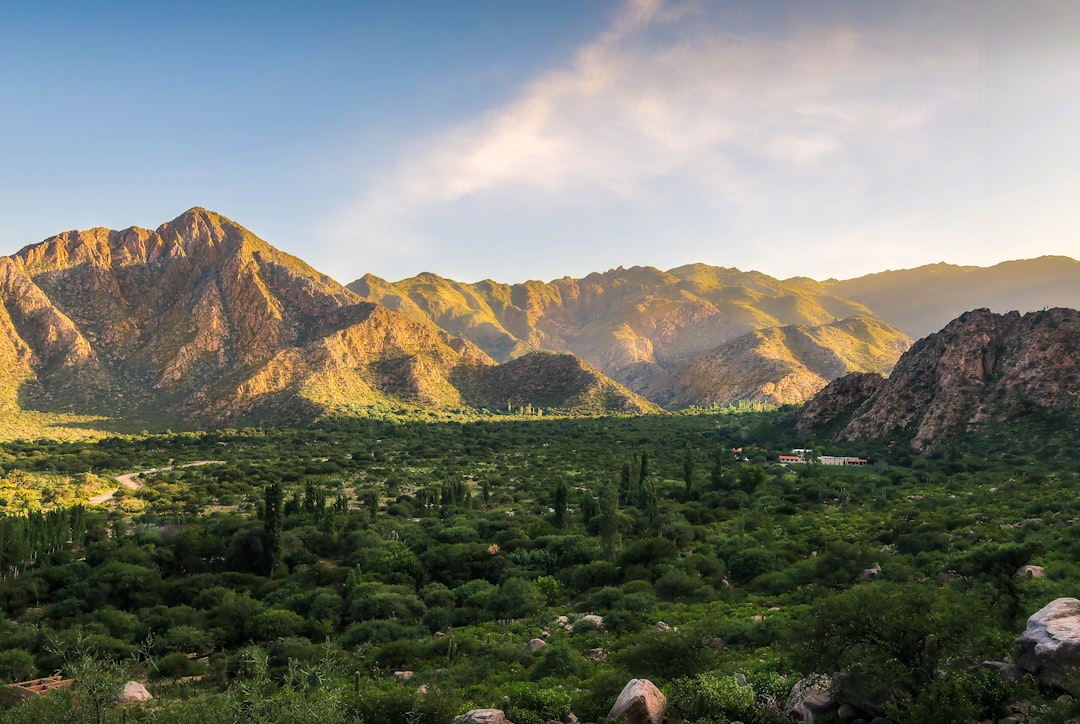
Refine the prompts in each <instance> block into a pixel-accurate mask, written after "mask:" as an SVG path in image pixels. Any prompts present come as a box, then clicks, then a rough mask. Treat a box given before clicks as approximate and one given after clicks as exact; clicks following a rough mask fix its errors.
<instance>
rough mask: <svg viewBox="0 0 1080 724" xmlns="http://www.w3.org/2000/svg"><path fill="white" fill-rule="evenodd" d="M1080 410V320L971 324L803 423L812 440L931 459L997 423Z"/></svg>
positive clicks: (983, 314)
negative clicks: (881, 443) (879, 445)
mask: <svg viewBox="0 0 1080 724" xmlns="http://www.w3.org/2000/svg"><path fill="white" fill-rule="evenodd" d="M1059 410H1066V411H1076V410H1080V311H1077V310H1074V309H1061V308H1056V309H1049V310H1046V311H1040V312H1030V313H1028V314H1025V315H1020V314H1019V313H1018V312H1010V313H1008V314H1004V315H1002V314H995V313H993V312H991V311H989V310H987V309H979V310H975V311H973V312H968V313H965V314H962V315H961V316H960V317H958V318H957V319H955V320H953V321H952V322H950V323H949V324H948V325H946V326H945V328H944V329H942V330H941V331H940V332H937V333H935V334H931V335H930V336H928V337H926V338H924V339H921V340H919V341H918V342H916V343H915V344H914V345H912V347H911V349H909V350H908V351H907V352H905V353H904V354H903V356H901V358H900V360H899V361H898V362H897V363H896V367H895V368H894V369H893V372H892V374H891V375H890V376H889V378H888V379H887V380H881V379H880V378H877V377H874V376H871V375H860V376H849V377H845V378H841V379H839V380H837V381H836V382H833V383H832V384H830V385H829V386H828V387H826V388H825V389H824V390H822V391H821V392H820V393H819V394H818V395H817V396H815V397H814V398H813V399H812V400H811V401H810V402H808V403H807V404H806V406H805V407H804V408H803V409H802V411H801V412H800V414H799V419H798V428H799V430H800V431H801V432H803V433H808V434H819V435H820V434H823V433H831V434H832V437H833V439H835V440H860V439H876V440H888V441H900V442H904V443H907V444H910V445H911V447H912V448H914V449H916V450H926V449H930V448H932V447H934V446H935V445H937V444H939V443H941V442H944V441H946V440H948V439H951V438H954V437H956V436H957V435H960V434H963V433H965V432H969V431H973V430H977V429H979V428H980V427H982V426H985V425H987V424H989V423H994V424H1002V423H1005V424H1014V423H1017V422H1020V421H1023V420H1025V419H1027V418H1030V417H1031V416H1034V415H1039V414H1040V413H1042V414H1045V413H1048V412H1052V411H1059Z"/></svg>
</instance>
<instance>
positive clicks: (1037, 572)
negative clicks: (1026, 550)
mask: <svg viewBox="0 0 1080 724" xmlns="http://www.w3.org/2000/svg"><path fill="white" fill-rule="evenodd" d="M1016 577H1017V578H1046V569H1045V568H1043V567H1042V566H1020V568H1019V569H1018V570H1017V571H1016Z"/></svg>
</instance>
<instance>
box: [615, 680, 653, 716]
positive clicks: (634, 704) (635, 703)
mask: <svg viewBox="0 0 1080 724" xmlns="http://www.w3.org/2000/svg"><path fill="white" fill-rule="evenodd" d="M666 710H667V697H665V696H664V695H663V694H662V693H661V692H660V690H659V689H657V688H656V686H655V685H654V684H653V683H652V682H651V681H649V680H648V679H630V681H628V682H627V684H626V686H624V687H623V690H622V692H620V693H619V698H618V699H616V700H615V704H614V706H612V707H611V711H609V712H608V715H607V718H608V719H609V720H612V719H618V718H619V717H620V716H623V715H625V716H626V722H627V724H661V723H662V722H663V721H664V712H665V711H666Z"/></svg>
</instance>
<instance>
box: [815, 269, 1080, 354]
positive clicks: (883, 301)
mask: <svg viewBox="0 0 1080 724" xmlns="http://www.w3.org/2000/svg"><path fill="white" fill-rule="evenodd" d="M822 288H823V289H824V290H827V291H829V292H830V293H832V294H835V295H837V296H840V297H844V298H846V299H853V300H855V301H857V302H860V303H862V304H865V305H866V306H867V307H869V308H870V309H872V310H874V313H875V314H877V315H878V316H879V317H881V318H882V319H885V320H887V321H889V322H890V323H892V324H895V325H896V326H897V327H899V328H900V329H902V330H904V331H905V332H906V333H907V334H909V335H911V336H912V337H914V338H918V337H924V336H926V335H928V334H930V333H931V332H936V331H937V330H939V329H941V328H942V327H944V326H945V324H946V323H948V322H949V320H951V319H954V318H955V317H957V316H959V315H960V314H961V313H962V312H965V311H967V310H969V309H979V308H983V307H985V308H989V309H991V310H993V311H997V312H1008V311H1011V310H1017V311H1019V312H1032V311H1037V310H1040V309H1047V308H1049V307H1069V308H1072V309H1077V308H1080V261H1076V260H1075V259H1070V258H1068V257H1063V256H1044V257H1039V258H1038V259H1023V260H1019V261H1007V262H1003V263H1001V264H997V265H995V266H992V267H975V266H954V265H952V264H931V265H928V266H921V267H917V268H915V269H904V270H900V271H886V272H880V273H878V274H870V275H867V276H863V277H858V278H856V279H847V280H844V281H837V280H834V279H833V280H829V281H827V282H823V283H822Z"/></svg>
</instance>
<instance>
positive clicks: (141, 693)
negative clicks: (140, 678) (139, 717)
mask: <svg viewBox="0 0 1080 724" xmlns="http://www.w3.org/2000/svg"><path fill="white" fill-rule="evenodd" d="M153 698H154V696H153V694H151V693H150V692H149V691H147V690H146V687H145V686H143V685H142V684H140V683H139V682H137V681H129V682H128V683H126V684H124V688H123V689H121V690H120V692H119V693H118V694H117V695H116V696H115V697H114V698H113V701H115V702H116V703H117V704H125V703H127V702H129V701H150V700H151V699H153Z"/></svg>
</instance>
